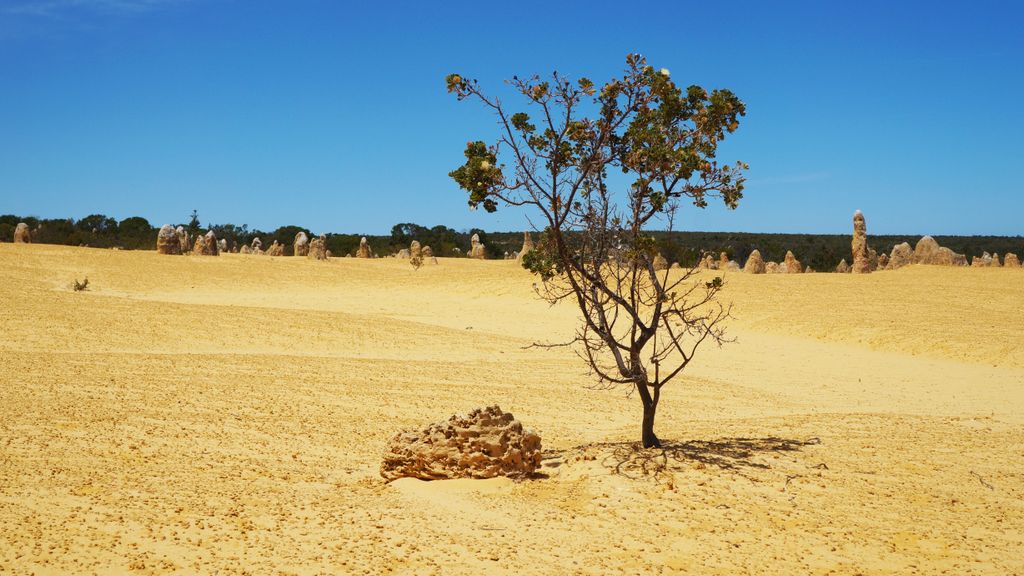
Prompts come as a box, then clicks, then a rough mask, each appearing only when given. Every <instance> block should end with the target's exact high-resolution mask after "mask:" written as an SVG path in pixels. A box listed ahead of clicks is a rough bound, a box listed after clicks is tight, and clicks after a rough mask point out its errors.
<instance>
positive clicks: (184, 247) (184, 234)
mask: <svg viewBox="0 0 1024 576" xmlns="http://www.w3.org/2000/svg"><path fill="white" fill-rule="evenodd" d="M174 233H175V234H177V235H178V244H179V245H180V246H179V248H178V251H179V252H180V253H182V254H188V253H189V252H191V251H192V240H191V239H190V238H189V237H188V230H185V227H184V226H178V227H177V228H175V229H174Z"/></svg>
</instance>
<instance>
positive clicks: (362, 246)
mask: <svg viewBox="0 0 1024 576" xmlns="http://www.w3.org/2000/svg"><path fill="white" fill-rule="evenodd" d="M356 257H357V258H373V250H372V249H371V248H370V243H369V242H367V241H366V236H363V237H362V238H360V239H359V250H358V251H357V252H356Z"/></svg>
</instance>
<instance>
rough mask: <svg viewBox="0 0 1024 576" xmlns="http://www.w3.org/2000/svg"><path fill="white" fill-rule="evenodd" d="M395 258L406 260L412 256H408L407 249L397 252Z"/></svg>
mask: <svg viewBox="0 0 1024 576" xmlns="http://www.w3.org/2000/svg"><path fill="white" fill-rule="evenodd" d="M395 258H398V259H399V260H408V259H409V258H412V255H411V254H409V249H408V248H402V249H401V250H399V251H398V254H396V255H395Z"/></svg>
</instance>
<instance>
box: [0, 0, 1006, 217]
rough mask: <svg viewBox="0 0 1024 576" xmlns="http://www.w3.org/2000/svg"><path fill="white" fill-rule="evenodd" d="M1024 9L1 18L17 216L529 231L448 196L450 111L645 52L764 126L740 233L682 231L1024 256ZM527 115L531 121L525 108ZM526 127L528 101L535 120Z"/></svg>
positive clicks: (78, 11)
mask: <svg viewBox="0 0 1024 576" xmlns="http://www.w3.org/2000/svg"><path fill="white" fill-rule="evenodd" d="M1022 22H1024V2H1011V1H1007V2H984V1H980V2H979V1H974V2H934V1H929V2H892V1H887V2H861V1H858V2H820V1H815V2H760V1H755V2H728V3H718V2H699V3H698V2H688V1H687V2H684V1H678V2H664V3H641V2H627V1H625V0H619V1H618V2H602V1H587V2H579V3H574V4H573V3H562V2H537V3H532V2H520V1H516V2H501V3H490V4H489V3H480V2H472V3H457V2H444V3H441V2H438V3H428V2H407V3H405V2H403V3H370V2H366V3H363V2H361V3H358V4H357V3H354V2H353V3H345V2H336V1H327V0H324V1H316V0H278V1H260V0H252V1H250V0H0V213H16V214H23V215H29V214H31V215H37V216H41V217H65V216H71V217H75V218H79V217H82V216H85V215H88V214H90V213H105V214H108V215H110V216H114V217H116V218H118V219H121V218H125V217H128V216H133V215H139V216H143V217H145V218H147V219H149V220H150V222H151V223H153V224H154V225H157V226H159V225H160V224H162V223H165V222H180V221H184V220H186V219H187V215H188V214H189V212H190V211H191V210H192V209H193V208H195V209H198V210H199V213H200V216H201V220H202V221H203V223H204V224H205V223H211V222H212V223H226V222H231V223H235V224H243V223H247V224H249V225H250V226H251V227H258V228H262V229H272V228H275V227H277V226H279V225H285V224H299V225H305V226H308V227H310V228H312V229H313V231H315V232H323V231H338V232H342V231H344V232H358V233H386V232H387V231H389V230H390V228H391V226H392V224H395V223H397V222H416V223H419V224H424V225H427V226H432V225H435V224H446V225H450V226H452V227H454V228H457V229H464V228H470V227H480V228H484V229H486V230H509V229H522V228H524V227H525V218H524V215H523V214H522V212H519V211H516V210H514V209H507V210H499V212H498V213H497V214H486V213H484V212H483V211H477V212H471V211H469V210H468V208H467V207H466V202H465V196H464V194H462V193H461V192H459V191H458V189H457V188H456V186H455V185H454V183H453V182H452V181H451V180H450V179H449V178H448V177H447V172H448V171H449V170H451V169H452V168H454V167H456V166H457V165H458V164H459V163H460V160H461V158H462V156H461V153H462V149H463V146H464V145H465V142H466V141H467V140H470V139H478V138H480V139H485V140H491V139H493V136H494V135H495V133H496V128H495V126H494V122H493V119H492V118H491V117H490V116H488V115H487V114H486V113H485V112H484V111H483V110H482V109H481V108H479V107H478V106H476V105H473V104H471V103H468V102H462V103H459V102H456V101H455V99H454V98H452V97H451V96H450V95H448V94H446V93H445V90H444V82H443V78H444V76H445V74H447V73H449V72H454V71H458V72H461V73H463V74H465V75H467V76H470V77H475V78H478V79H479V80H480V81H481V82H482V83H483V85H484V86H489V87H493V88H494V89H495V90H498V91H500V90H501V89H502V85H501V80H503V79H505V78H508V77H510V76H512V75H513V74H520V75H523V74H530V73H534V72H540V73H546V72H550V71H551V70H553V69H557V70H559V71H560V72H564V73H568V74H571V75H580V74H584V75H587V76H589V77H591V78H593V79H594V80H595V81H601V80H603V79H607V78H609V77H610V76H612V75H616V74H619V73H620V71H621V69H622V67H623V62H624V56H625V54H626V53H627V52H633V51H635V52H640V53H642V54H644V55H645V56H647V57H648V59H649V61H650V63H651V64H653V65H654V66H656V67H658V68H661V67H666V68H669V69H670V70H671V71H672V77H673V79H674V80H676V82H677V83H680V84H684V85H686V84H691V83H697V84H701V85H704V86H705V87H709V88H713V87H722V88H730V89H732V90H733V91H734V92H736V93H737V94H738V95H739V96H740V98H742V99H743V100H744V101H745V102H746V104H747V110H748V114H747V117H746V119H745V121H744V123H743V124H742V126H741V128H740V129H739V130H738V131H737V132H736V134H735V135H733V137H732V139H731V140H730V141H728V142H727V143H726V146H725V147H724V149H723V151H722V154H721V158H722V159H723V160H731V159H742V160H744V161H746V162H748V163H749V164H750V167H751V168H750V171H749V183H748V186H747V190H746V195H745V198H744V200H743V202H742V203H741V205H740V208H739V209H738V210H737V211H727V210H725V209H724V208H722V207H720V206H718V205H715V206H712V207H711V208H709V209H707V210H704V211H696V210H693V209H691V210H688V211H686V212H685V214H684V220H683V221H682V222H681V226H680V227H681V228H683V229H690V230H729V231H761V232H847V231H848V230H850V227H851V224H850V219H851V215H852V213H853V211H854V210H855V209H858V208H859V209H862V210H863V211H864V212H865V214H866V215H867V218H868V229H869V232H874V233H908V234H909V233H914V234H923V233H931V234H1001V235H1021V234H1024V194H1022V192H1024V190H1022V185H1021V172H1022V168H1024V146H1022V145H1021V140H1020V138H1021V134H1024V112H1022V107H1024V104H1022V95H1024V32H1022V29H1021V26H1022ZM507 101H508V100H507ZM509 102H511V101H509Z"/></svg>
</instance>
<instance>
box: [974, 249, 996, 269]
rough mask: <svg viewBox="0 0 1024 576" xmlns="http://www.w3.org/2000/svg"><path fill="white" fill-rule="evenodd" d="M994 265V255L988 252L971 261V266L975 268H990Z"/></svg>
mask: <svg viewBox="0 0 1024 576" xmlns="http://www.w3.org/2000/svg"><path fill="white" fill-rule="evenodd" d="M991 265H992V255H991V254H989V253H988V252H982V254H981V256H975V257H974V258H972V259H971V266H972V267H973V268H988V267H989V266H991Z"/></svg>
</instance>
